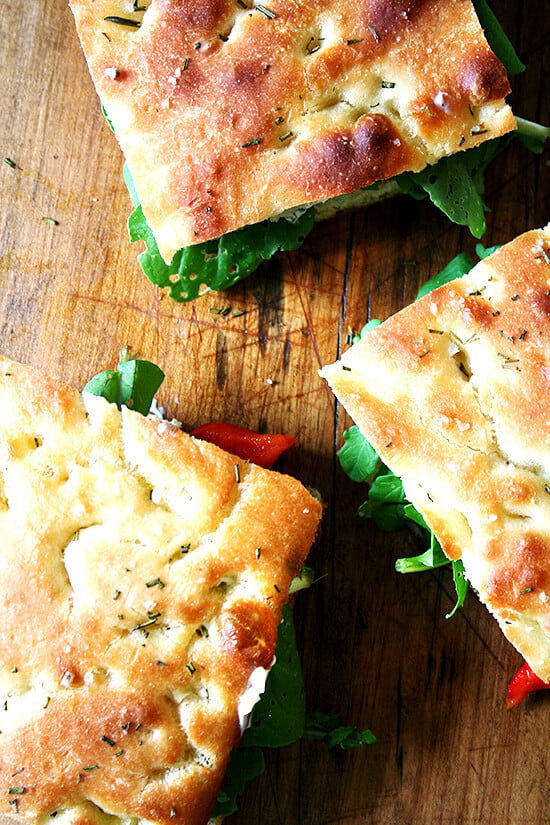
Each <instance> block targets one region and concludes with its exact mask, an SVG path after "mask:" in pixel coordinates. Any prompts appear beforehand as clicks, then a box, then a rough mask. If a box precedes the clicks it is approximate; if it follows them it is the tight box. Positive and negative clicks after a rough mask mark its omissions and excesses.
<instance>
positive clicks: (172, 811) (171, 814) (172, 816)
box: [170, 807, 176, 819]
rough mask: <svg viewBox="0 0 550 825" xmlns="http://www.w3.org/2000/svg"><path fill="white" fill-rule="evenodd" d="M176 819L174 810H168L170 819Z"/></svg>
mask: <svg viewBox="0 0 550 825" xmlns="http://www.w3.org/2000/svg"><path fill="white" fill-rule="evenodd" d="M175 817H176V809H175V808H174V807H172V808H170V819H175Z"/></svg>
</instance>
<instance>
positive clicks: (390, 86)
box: [380, 80, 395, 89]
mask: <svg viewBox="0 0 550 825" xmlns="http://www.w3.org/2000/svg"><path fill="white" fill-rule="evenodd" d="M380 85H381V87H382V88H383V89H394V88H395V83H394V82H393V80H383V81H382V83H381V84H380Z"/></svg>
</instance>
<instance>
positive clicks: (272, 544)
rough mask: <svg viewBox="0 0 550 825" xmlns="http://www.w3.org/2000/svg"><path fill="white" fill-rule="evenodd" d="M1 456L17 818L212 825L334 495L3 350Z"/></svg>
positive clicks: (6, 761)
mask: <svg viewBox="0 0 550 825" xmlns="http://www.w3.org/2000/svg"><path fill="white" fill-rule="evenodd" d="M0 461H1V464H0V469H1V482H2V486H1V498H0V520H1V525H2V543H3V550H2V553H1V555H0V565H1V567H2V571H1V577H0V582H1V583H0V603H1V611H0V612H1V616H2V619H1V633H0V662H1V669H0V671H1V690H2V703H1V706H0V731H1V733H0V782H1V783H2V789H1V791H0V797H1V798H2V800H3V802H2V812H3V813H11V814H16V815H17V816H19V817H21V818H22V819H23V820H24V821H26V822H29V821H33V822H45V821H50V820H52V819H53V818H55V820H56V822H57V821H60V822H65V823H81V825H84V823H108V822H109V823H113V822H114V823H116V822H124V823H139V822H147V823H159V824H160V823H164V824H165V825H168V823H180V824H181V825H187V823H189V825H199V823H200V824H201V825H204V823H206V822H207V820H208V819H209V817H210V814H211V811H212V809H213V807H214V803H215V801H216V798H217V796H218V792H219V790H220V786H221V783H222V779H223V776H224V772H225V769H226V766H227V764H228V760H229V755H230V751H231V748H232V747H233V746H234V745H236V744H238V742H239V740H240V738H241V735H242V733H243V729H244V728H245V726H246V720H247V717H248V715H249V713H250V711H251V707H252V705H253V704H254V702H255V701H256V700H257V699H258V695H259V694H260V693H261V692H262V690H263V688H264V684H265V678H266V676H267V674H268V672H269V670H270V668H271V666H272V664H273V660H274V650H275V643H276V638H277V629H278V626H279V623H280V621H281V615H282V611H283V606H284V604H285V602H286V601H287V599H288V592H289V586H290V583H291V580H292V578H293V577H294V575H295V574H296V573H297V572H298V571H299V569H300V567H301V565H302V562H303V560H304V558H305V556H306V554H307V552H308V550H309V548H310V545H311V543H312V541H313V539H314V536H315V532H316V529H317V525H318V522H319V518H320V515H321V505H320V504H319V502H318V501H317V500H316V499H315V498H313V497H312V496H311V495H310V493H309V492H307V490H306V489H305V488H304V487H303V486H302V485H301V484H300V483H299V482H298V481H296V480H295V479H293V478H290V477H288V476H284V475H281V474H279V473H275V472H272V471H268V470H264V469H262V468H260V467H258V466H256V465H254V464H251V463H249V462H246V461H243V460H241V459H239V458H237V457H235V456H234V455H231V454H229V453H227V452H225V451H223V450H220V449H219V448H218V447H215V446H214V445H211V444H209V443H207V442H205V441H199V440H196V439H194V438H192V437H191V436H189V435H187V434H185V433H184V432H182V431H181V430H180V429H178V428H177V427H175V426H172V425H170V424H169V423H167V422H164V421H160V422H159V421H158V420H151V419H148V418H146V417H144V416H143V415H141V414H140V413H138V412H135V411H133V410H129V409H128V408H127V407H123V408H122V410H121V411H119V409H118V408H117V406H116V404H110V403H108V402H107V401H106V400H105V399H104V398H101V397H96V396H95V395H91V394H89V393H87V392H84V393H83V394H82V395H80V394H79V393H78V392H77V391H76V390H74V389H72V388H70V387H68V386H67V385H65V384H63V383H61V382H60V381H56V380H54V379H52V378H49V377H47V376H44V375H43V374H41V373H38V372H36V371H34V370H32V369H30V368H29V367H24V366H21V365H19V364H15V363H13V362H11V361H8V360H7V359H1V360H0Z"/></svg>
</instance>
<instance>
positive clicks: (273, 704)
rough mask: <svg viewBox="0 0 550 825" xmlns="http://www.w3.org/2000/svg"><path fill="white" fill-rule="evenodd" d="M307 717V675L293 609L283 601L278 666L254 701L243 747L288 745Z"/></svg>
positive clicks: (278, 640) (302, 727)
mask: <svg viewBox="0 0 550 825" xmlns="http://www.w3.org/2000/svg"><path fill="white" fill-rule="evenodd" d="M305 717H306V699H305V689H304V679H303V676H302V668H301V665H300V657H299V656H298V651H297V649H296V636H295V633H294V624H293V621H292V612H291V610H290V607H289V606H288V605H284V607H283V617H282V621H281V624H280V625H279V630H278V634H277V645H276V647H275V666H274V667H272V668H271V671H270V673H269V676H268V678H267V683H266V686H265V692H264V693H263V695H262V696H261V698H260V700H259V702H258V703H257V704H256V705H254V710H253V712H252V719H251V722H250V727H248V728H247V730H246V731H245V732H244V736H243V738H242V740H241V747H243V748H244V747H250V746H252V745H255V746H259V747H264V748H280V747H282V746H283V745H289V744H290V743H291V742H295V741H296V739H299V738H300V736H301V735H302V733H303V730H304V722H305Z"/></svg>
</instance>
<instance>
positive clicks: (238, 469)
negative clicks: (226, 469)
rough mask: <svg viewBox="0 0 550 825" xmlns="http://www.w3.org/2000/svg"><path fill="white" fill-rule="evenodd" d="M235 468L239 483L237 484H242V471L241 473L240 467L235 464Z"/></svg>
mask: <svg viewBox="0 0 550 825" xmlns="http://www.w3.org/2000/svg"><path fill="white" fill-rule="evenodd" d="M234 468H235V481H236V482H237V484H240V483H241V471H240V468H239V465H238V464H235V465H234Z"/></svg>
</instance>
